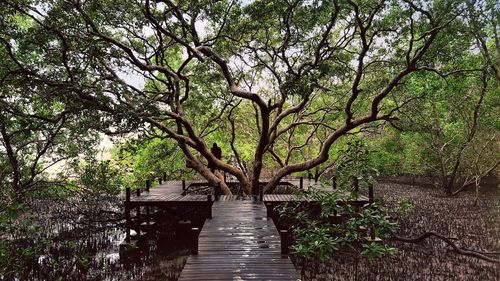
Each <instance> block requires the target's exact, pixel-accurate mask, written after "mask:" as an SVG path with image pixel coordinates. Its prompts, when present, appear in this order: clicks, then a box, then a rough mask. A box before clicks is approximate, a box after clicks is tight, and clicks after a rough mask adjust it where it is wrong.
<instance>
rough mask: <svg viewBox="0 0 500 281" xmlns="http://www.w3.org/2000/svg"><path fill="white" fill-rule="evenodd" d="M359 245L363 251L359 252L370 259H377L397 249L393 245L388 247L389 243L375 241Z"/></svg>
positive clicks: (394, 252)
mask: <svg viewBox="0 0 500 281" xmlns="http://www.w3.org/2000/svg"><path fill="white" fill-rule="evenodd" d="M361 247H363V251H361V254H362V255H363V256H365V257H367V258H368V259H370V260H373V259H378V258H381V257H384V256H390V255H394V254H396V253H397V251H398V250H397V249H396V248H394V247H390V246H389V245H386V244H381V243H376V242H374V243H368V244H363V245H361Z"/></svg>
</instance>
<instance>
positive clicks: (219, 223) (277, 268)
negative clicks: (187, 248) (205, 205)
mask: <svg viewBox="0 0 500 281" xmlns="http://www.w3.org/2000/svg"><path fill="white" fill-rule="evenodd" d="M237 198H238V196H227V197H224V198H223V200H221V201H217V202H215V203H214V205H213V219H211V220H207V221H206V222H205V225H204V227H203V229H202V231H201V233H200V236H199V243H198V250H199V254H198V255H197V256H190V257H189V258H188V260H187V262H186V265H185V266H184V269H183V270H182V273H181V276H180V278H179V280H299V275H298V274H297V272H296V270H295V268H294V266H293V264H292V263H291V261H290V259H289V258H288V257H282V256H281V249H280V246H281V244H280V237H279V234H278V232H277V230H276V228H275V226H274V224H273V222H272V220H270V219H268V218H267V216H266V208H265V206H264V204H262V202H259V201H253V200H236V199H237ZM235 200H236V201H235Z"/></svg>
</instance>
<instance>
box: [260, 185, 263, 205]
mask: <svg viewBox="0 0 500 281" xmlns="http://www.w3.org/2000/svg"><path fill="white" fill-rule="evenodd" d="M263 200H264V187H263V186H259V201H261V202H262V201H263Z"/></svg>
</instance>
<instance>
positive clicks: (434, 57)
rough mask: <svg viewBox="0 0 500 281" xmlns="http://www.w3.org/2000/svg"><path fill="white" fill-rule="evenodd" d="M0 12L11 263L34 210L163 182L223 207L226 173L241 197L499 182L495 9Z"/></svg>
mask: <svg viewBox="0 0 500 281" xmlns="http://www.w3.org/2000/svg"><path fill="white" fill-rule="evenodd" d="M0 15H1V17H0V140H1V141H0V237H1V238H2V239H1V240H0V265H1V266H7V265H4V263H5V262H6V261H7V260H8V259H9V255H11V254H12V253H11V251H10V250H11V249H12V245H10V246H9V245H8V242H6V241H9V240H10V239H12V238H13V237H14V238H15V237H17V235H13V234H12V233H17V231H20V232H22V233H34V232H36V230H35V229H28V228H29V227H27V226H26V225H29V221H28V218H30V216H31V215H30V213H31V212H30V210H32V209H33V205H34V204H35V203H34V202H35V201H36V200H39V199H47V198H58V199H61V198H65V199H68V200H69V198H74V197H78V196H83V195H82V194H87V195H86V196H88V194H91V195H90V197H91V198H96V200H95V201H100V200H101V199H102V198H106V197H107V196H108V195H113V194H114V195H116V194H117V193H118V192H119V190H120V189H123V188H124V187H136V186H138V185H140V184H142V183H143V181H144V179H146V178H153V177H157V176H158V175H160V174H163V173H164V172H166V173H167V175H168V177H169V178H170V179H181V178H186V179H189V178H193V177H203V178H205V179H206V180H208V181H209V182H210V183H211V184H217V183H221V187H222V189H223V191H224V192H225V193H226V194H229V193H230V192H231V191H230V189H229V188H228V187H227V186H226V185H225V184H224V182H223V180H222V173H221V172H224V173H227V174H229V175H232V176H234V177H235V178H236V179H237V180H238V181H239V182H240V184H241V186H242V187H243V190H244V191H245V193H247V194H251V193H254V194H255V193H256V192H257V191H258V187H259V180H260V179H262V178H264V177H266V178H269V181H268V184H267V185H266V186H265V188H264V190H265V192H268V193H271V192H273V190H274V189H275V187H276V186H277V183H278V182H279V181H280V179H282V178H283V177H286V176H290V175H307V173H312V174H313V176H314V177H315V178H316V179H321V180H325V181H330V178H331V177H332V176H333V175H336V176H337V177H338V178H339V180H341V181H342V180H347V179H350V178H351V177H352V176H357V177H359V178H361V177H364V178H370V179H371V178H372V177H377V176H392V175H400V174H404V173H409V174H416V175H428V176H431V177H432V178H433V179H434V185H435V186H436V188H439V189H440V190H442V192H443V193H444V194H446V195H447V196H450V197H451V196H455V195H457V194H458V193H459V192H461V191H462V190H464V189H466V188H468V187H475V189H476V194H479V192H480V189H479V188H480V186H481V183H482V182H484V179H485V178H487V177H496V178H498V177H499V168H498V166H499V163H500V158H499V155H500V151H499V147H500V146H499V144H500V143H499V132H500V123H499V120H500V110H499V103H500V95H499V93H500V91H499V90H500V88H499V82H500V63H499V62H500V39H499V37H498V28H499V26H498V23H499V22H500V6H499V4H498V3H497V1H494V0H463V1H454V0H443V1H432V0H429V1H426V0H393V1H385V0H380V1H372V0H362V1H357V0H333V1H316V0H314V1H300V0H297V1H216V2H214V1H204V0H199V1H184V0H181V1H149V0H136V1H125V0H123V1H121V0H105V1H103V0H99V1H98V0H86V1H84V0H56V1H37V0H29V1H24V0H23V1H17V0H6V1H1V2H0ZM104 137H105V138H111V139H112V140H113V141H114V147H113V149H112V150H111V156H112V157H111V160H110V161H101V158H102V157H100V156H99V155H100V153H99V152H100V149H102V147H100V146H101V145H102V143H103V141H102V139H103V138H104ZM214 142H216V143H217V144H219V146H221V147H222V150H223V157H222V159H221V160H219V159H217V158H216V157H214V155H213V154H212V153H211V151H210V147H211V146H212V143H214ZM209 163H211V164H213V165H215V166H216V167H217V168H218V170H217V171H216V172H211V171H210V169H209V168H208V167H207V165H208V164H209ZM219 171H220V172H219ZM476 198H477V195H476ZM23 220H25V224H21V225H17V223H14V222H22V221H23ZM13 228H16V230H14V229H13ZM9 233H10V234H9ZM23 235H24V234H23ZM28 236H29V235H28ZM40 247H41V248H43V247H42V246H40ZM32 250H33V251H36V250H37V248H36V246H33V248H32ZM16 255H17V254H16ZM26 255H27V256H30V255H32V256H36V254H33V253H27V254H26ZM19 259H22V257H19ZM9 266H10V265H9ZM0 273H1V271H0Z"/></svg>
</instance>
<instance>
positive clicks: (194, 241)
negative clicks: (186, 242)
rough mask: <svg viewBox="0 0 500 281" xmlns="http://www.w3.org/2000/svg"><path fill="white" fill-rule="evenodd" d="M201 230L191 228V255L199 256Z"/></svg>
mask: <svg viewBox="0 0 500 281" xmlns="http://www.w3.org/2000/svg"><path fill="white" fill-rule="evenodd" d="M199 232H200V229H199V228H197V227H193V228H191V243H190V244H191V245H190V246H191V255H198V233H199Z"/></svg>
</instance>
